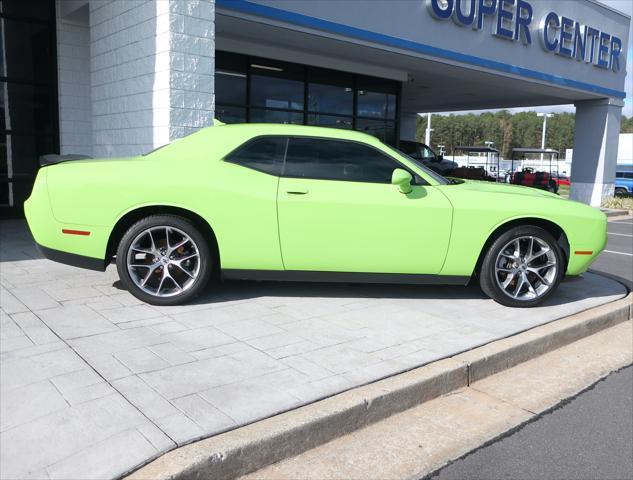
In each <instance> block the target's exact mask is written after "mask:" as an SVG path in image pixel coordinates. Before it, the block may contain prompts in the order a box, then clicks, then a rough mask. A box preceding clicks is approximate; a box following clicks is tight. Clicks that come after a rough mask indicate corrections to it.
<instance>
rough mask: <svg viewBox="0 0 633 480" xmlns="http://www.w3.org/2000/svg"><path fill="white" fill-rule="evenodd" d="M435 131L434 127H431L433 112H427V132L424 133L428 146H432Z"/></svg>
mask: <svg viewBox="0 0 633 480" xmlns="http://www.w3.org/2000/svg"><path fill="white" fill-rule="evenodd" d="M432 131H433V129H432V128H431V114H430V113H427V114H426V133H425V135H424V143H425V144H426V145H427V146H429V147H430V146H431V132H432Z"/></svg>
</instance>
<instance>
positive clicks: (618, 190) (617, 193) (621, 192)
mask: <svg viewBox="0 0 633 480" xmlns="http://www.w3.org/2000/svg"><path fill="white" fill-rule="evenodd" d="M627 194H628V192H627V191H626V189H625V188H616V189H615V196H616V197H626V196H627Z"/></svg>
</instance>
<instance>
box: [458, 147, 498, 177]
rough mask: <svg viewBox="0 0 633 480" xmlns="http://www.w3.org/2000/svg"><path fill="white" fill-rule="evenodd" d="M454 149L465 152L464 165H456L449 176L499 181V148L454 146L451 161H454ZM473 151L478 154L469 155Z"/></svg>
mask: <svg viewBox="0 0 633 480" xmlns="http://www.w3.org/2000/svg"><path fill="white" fill-rule="evenodd" d="M456 151H461V152H466V166H465V167H456V168H455V169H454V170H453V171H452V172H451V173H450V175H451V177H457V178H465V179H468V180H482V181H487V182H498V181H499V150H497V149H496V148H492V147H477V146H459V147H455V148H454V149H453V162H454V161H455V152H456ZM474 153H476V154H478V155H476V156H472V157H471V155H472V154H474ZM482 153H484V154H485V157H484V156H482V155H481V154H482ZM456 165H457V164H456ZM502 180H503V179H502Z"/></svg>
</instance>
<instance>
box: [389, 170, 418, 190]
mask: <svg viewBox="0 0 633 480" xmlns="http://www.w3.org/2000/svg"><path fill="white" fill-rule="evenodd" d="M412 181H413V177H412V176H411V174H410V173H409V172H407V171H406V170H403V169H402V168H396V169H395V170H394V171H393V174H392V175H391V183H392V184H393V185H397V186H398V188H399V190H400V192H401V193H411V191H412V190H413V189H412V188H411V182H412Z"/></svg>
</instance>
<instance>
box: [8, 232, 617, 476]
mask: <svg viewBox="0 0 633 480" xmlns="http://www.w3.org/2000/svg"><path fill="white" fill-rule="evenodd" d="M0 242H1V243H0V306H1V309H0V319H1V321H2V325H1V332H0V338H1V352H2V353H1V360H2V362H1V376H0V395H1V398H0V404H1V405H2V411H1V415H0V442H1V444H2V449H1V452H0V464H1V465H2V467H1V472H0V473H1V477H2V478H3V479H4V478H28V477H31V478H64V479H66V478H112V477H116V476H119V475H121V474H123V473H125V472H126V471H128V470H130V469H132V468H134V467H136V466H138V465H139V464H141V463H144V462H145V461H148V460H150V459H151V458H153V457H155V456H157V455H159V454H160V453H162V452H164V451H166V450H169V449H171V448H173V447H175V446H176V445H182V444H184V443H188V442H190V441H193V440H196V439H198V438H202V437H205V436H209V435H212V434H215V433H219V432H222V431H225V430H228V429H231V428H235V427H237V426H240V425H243V424H245V423H249V422H252V421H255V420H258V419H261V418H265V417H268V416H270V415H273V414H276V413H279V412H281V411H285V410H288V409H291V408H294V407H296V406H299V405H302V404H305V403H308V402H311V401H314V400H317V399H320V398H323V397H325V396H329V395H332V394H334V393H338V392H340V391H343V390H346V389H348V388H352V387H355V386H358V385H361V384H364V383H368V382H371V381H374V380H377V379H379V378H383V377H385V376H389V375H393V374H395V373H398V372H401V371H403V370H407V369H410V368H413V367H416V366H420V365H422V364H425V363H428V362H430V361H433V360H436V359H439V358H442V357H445V356H449V355H453V354H455V353H458V352H460V351H464V350H467V349H470V348H473V347H475V346H479V345H482V344H484V343H488V342H490V341H493V340H496V339H498V338H502V337H505V336H508V335H511V334H514V333H517V332H519V331H522V330H525V329H528V328H531V327H533V326H536V325H539V324H542V323H546V322H548V321H551V320H554V319H557V318H561V317H564V316H567V315H570V314H572V313H576V312H578V311H581V310H585V309H587V308H591V307H593V306H596V305H600V304H603V303H607V302H610V301H613V300H616V299H618V298H621V297H623V296H624V294H625V293H626V292H625V289H624V288H623V287H622V286H621V285H620V284H618V283H617V282H614V281H611V280H607V279H604V278H602V277H599V276H596V275H591V274H587V275H586V276H585V277H584V278H583V279H580V280H575V281H572V282H567V283H564V284H563V285H562V286H561V288H560V290H559V293H558V294H557V295H556V296H555V298H553V299H552V300H551V301H550V304H549V305H548V306H545V307H540V308H536V309H529V310H521V309H508V308H505V307H501V306H499V305H498V304H495V303H494V302H492V301H491V300H489V299H486V298H484V297H483V296H482V294H481V293H480V292H479V291H478V290H477V289H476V288H460V287H417V286H381V285H329V284H275V283H257V282H235V283H226V284H222V285H214V286H212V287H210V288H209V289H207V291H206V292H205V294H204V295H203V296H202V297H200V298H199V299H197V300H196V301H195V302H194V303H192V304H189V305H185V306H180V307H153V306H149V305H145V304H142V303H141V302H139V301H137V300H136V299H135V298H134V297H132V296H131V295H130V294H128V293H127V292H125V291H123V290H120V289H119V287H118V279H117V276H116V271H115V269H114V268H113V267H112V266H111V267H110V268H109V269H108V271H107V272H106V273H105V274H104V273H99V272H90V271H87V270H80V269H75V268H73V267H67V266H64V265H59V264H55V263H52V262H49V261H47V260H44V259H41V258H39V257H38V255H37V253H36V250H35V248H34V246H33V243H32V240H31V238H30V236H29V234H28V231H27V230H26V229H25V226H24V224H23V223H22V222H2V223H0Z"/></svg>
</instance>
